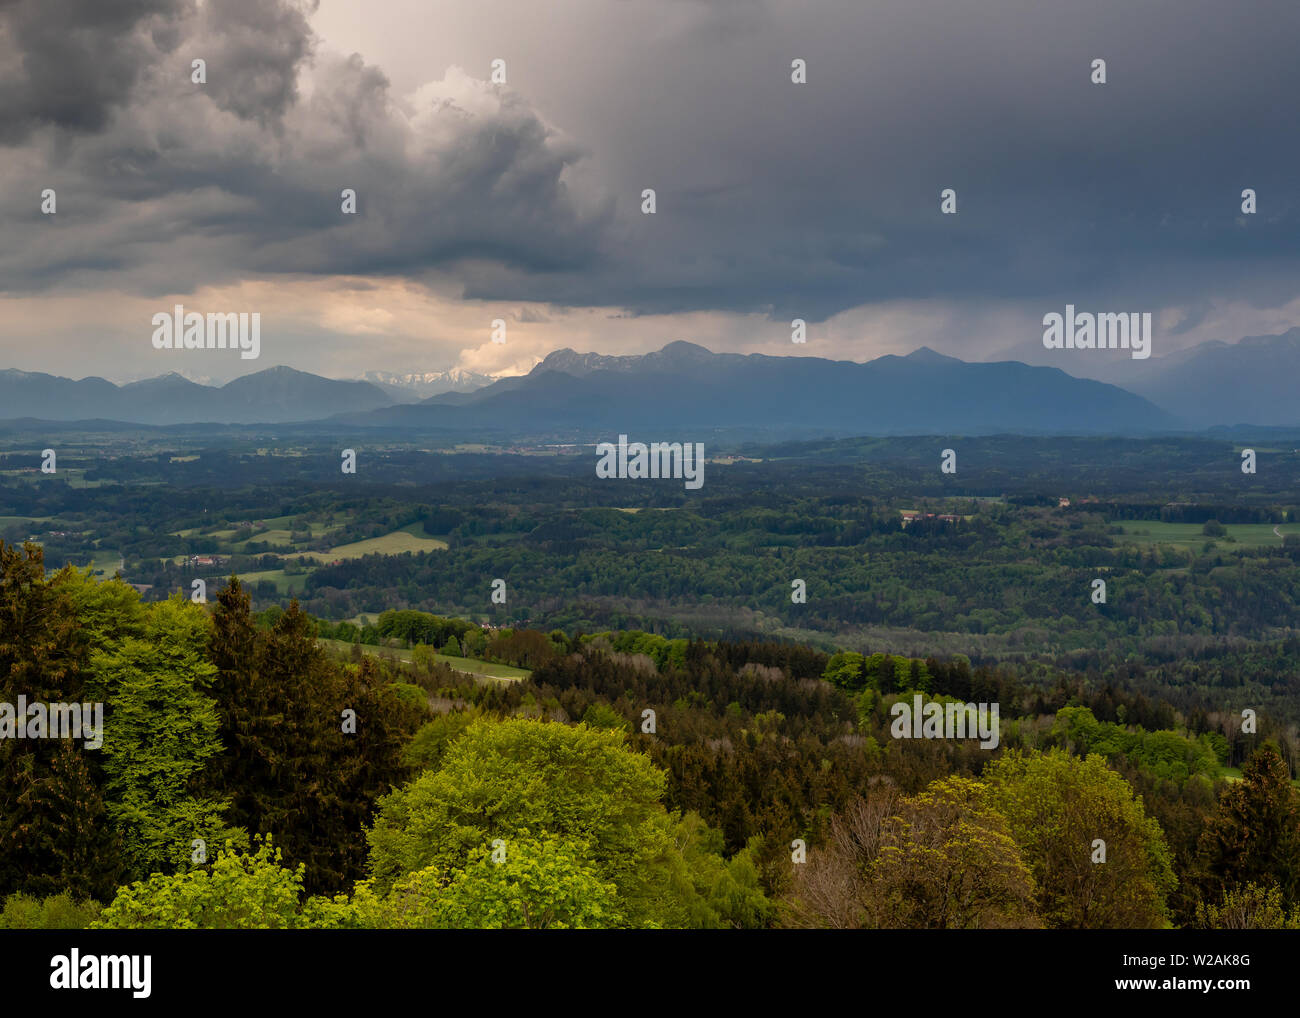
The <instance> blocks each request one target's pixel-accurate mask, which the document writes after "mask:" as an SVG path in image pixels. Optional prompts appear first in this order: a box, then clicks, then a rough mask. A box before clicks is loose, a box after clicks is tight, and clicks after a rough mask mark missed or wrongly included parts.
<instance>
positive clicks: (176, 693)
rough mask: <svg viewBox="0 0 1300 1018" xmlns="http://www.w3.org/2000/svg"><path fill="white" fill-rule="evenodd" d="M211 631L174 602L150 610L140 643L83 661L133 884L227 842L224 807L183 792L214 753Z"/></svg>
mask: <svg viewBox="0 0 1300 1018" xmlns="http://www.w3.org/2000/svg"><path fill="white" fill-rule="evenodd" d="M102 586H110V585H109V584H103V585H102ZM210 630H211V622H210V620H209V618H208V615H207V613H206V612H205V611H204V610H203V608H202V607H200V606H199V605H197V604H191V603H190V602H187V601H185V600H183V599H182V597H181V595H180V594H175V595H173V596H172V598H171V599H170V600H167V601H163V602H160V603H159V604H156V605H153V606H151V607H150V609H149V612H148V614H147V617H146V619H145V621H144V626H143V630H142V632H141V634H140V636H139V637H136V636H131V635H126V636H124V637H122V638H121V639H120V640H118V641H116V642H115V643H114V644H110V645H109V647H108V649H104V650H99V649H97V650H95V651H94V652H93V653H92V655H91V670H92V676H93V677H92V679H91V681H90V683H89V684H90V685H92V686H93V687H95V688H96V689H98V690H99V695H100V696H102V698H103V699H104V701H105V702H106V704H107V712H108V716H109V717H110V718H111V723H110V724H108V725H106V726H105V732H104V746H103V755H104V771H105V774H106V783H105V792H106V809H107V812H108V816H109V819H110V820H111V821H112V822H113V824H114V826H115V827H116V828H117V829H118V831H119V832H120V833H121V835H122V855H123V858H124V860H125V862H126V864H127V866H128V867H129V871H130V872H131V873H132V874H133V875H135V876H137V877H143V876H146V875H148V874H150V873H153V872H155V871H158V870H166V871H170V870H172V869H174V868H175V867H176V866H177V865H184V864H185V863H188V862H189V860H190V859H191V857H192V847H191V846H192V843H193V841H194V839H196V838H197V839H202V840H203V842H204V843H205V844H211V845H213V846H214V847H215V846H217V845H219V844H221V843H222V842H223V841H224V840H225V839H226V838H227V837H230V836H232V834H233V832H232V831H231V830H230V829H229V828H228V827H227V826H226V824H225V823H224V822H223V820H222V813H223V811H224V809H225V805H224V804H223V803H222V802H220V801H219V800H218V799H216V798H215V797H212V796H205V795H196V794H194V792H193V791H192V788H193V787H194V785H195V777H196V775H197V774H198V773H199V772H201V771H202V770H203V768H204V767H205V765H206V764H207V762H208V761H209V760H210V759H211V758H212V757H214V756H217V755H218V754H219V753H220V752H221V743H220V741H219V739H218V736H217V729H218V725H219V721H218V718H217V709H216V704H215V703H214V702H213V700H212V698H211V697H210V696H208V695H206V693H205V692H204V690H205V689H206V688H207V687H208V685H209V684H210V683H211V681H212V678H213V676H214V675H215V674H216V667H215V666H214V665H212V664H211V663H210V662H209V661H208V660H207V657H206V652H207V646H208V642H209V639H210Z"/></svg>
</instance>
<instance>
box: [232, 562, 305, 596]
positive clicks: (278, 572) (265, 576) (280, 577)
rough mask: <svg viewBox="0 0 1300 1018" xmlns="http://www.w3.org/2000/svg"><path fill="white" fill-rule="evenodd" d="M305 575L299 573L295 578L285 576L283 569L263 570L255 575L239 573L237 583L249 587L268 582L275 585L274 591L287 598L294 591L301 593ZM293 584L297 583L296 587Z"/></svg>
mask: <svg viewBox="0 0 1300 1018" xmlns="http://www.w3.org/2000/svg"><path fill="white" fill-rule="evenodd" d="M307 575H308V574H307V573H299V574H298V575H297V576H287V575H285V571H284V570H283V569H263V570H261V571H260V572H255V573H240V574H239V582H240V583H243V584H248V585H251V584H254V583H259V582H261V581H262V580H270V581H271V582H272V583H274V584H275V589H276V591H277V592H278V593H280V594H283V595H286V596H287V595H288V594H290V593H291V592H292V591H294V590H296V591H298V592H299V593H301V592H302V589H303V585H304V583H305V582H306V579H307ZM295 582H296V583H297V586H296V587H295V586H294V583H295Z"/></svg>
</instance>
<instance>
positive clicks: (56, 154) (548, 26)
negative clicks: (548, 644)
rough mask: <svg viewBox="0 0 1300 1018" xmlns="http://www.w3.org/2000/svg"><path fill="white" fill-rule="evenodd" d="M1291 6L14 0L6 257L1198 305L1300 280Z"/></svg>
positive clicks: (822, 310) (816, 317)
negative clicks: (202, 63)
mask: <svg viewBox="0 0 1300 1018" xmlns="http://www.w3.org/2000/svg"><path fill="white" fill-rule="evenodd" d="M1298 37H1300V6H1297V5H1296V4H1294V3H1293V2H1291V0H1286V2H1283V0H1245V2H1242V3H1238V4H1234V5H1228V4H1224V3H1221V2H1207V0H1154V2H1141V3H1134V2H1132V0H1093V2H1090V3H1088V4H1078V3H1065V2H1033V3H1030V2H1026V0H985V2H982V3H980V4H955V3H950V2H940V0H878V2H873V3H871V4H862V3H861V2H858V0H809V2H807V3H797V4H796V3H778V2H775V0H772V2H764V0H728V2H722V0H714V2H699V0H672V2H662V0H655V2H651V0H619V2H616V3H610V2H607V0H556V2H555V3H549V4H546V5H533V4H522V3H519V2H517V0H473V2H470V0H464V2H459V3H451V4H446V5H439V12H438V14H437V16H435V15H434V14H433V13H432V9H431V8H430V6H429V5H428V4H427V3H425V2H423V0H421V2H412V0H375V2H372V3H365V4H362V3H333V4H330V3H327V4H325V5H323V6H322V7H321V8H320V9H317V7H316V6H315V5H313V4H306V3H294V2H290V0H265V2H261V0H208V2H207V3H181V2H165V0H133V2H105V0H82V2H73V0H52V2H51V0H39V2H38V0H0V144H2V145H3V146H4V149H3V152H4V156H5V158H4V160H3V169H0V184H2V185H3V190H2V194H3V197H2V198H0V217H2V218H3V221H4V223H5V227H6V235H7V237H8V238H9V241H10V242H9V243H7V244H6V246H5V248H4V249H3V252H0V288H2V289H3V290H4V291H6V292H9V293H16V294H24V293H33V292H42V291H45V290H48V289H55V288H57V289H60V290H64V291H66V290H68V289H73V290H75V289H78V288H83V289H93V288H101V287H116V288H120V289H123V290H126V291H128V292H131V293H134V294H137V295H149V294H155V293H157V294H161V293H166V292H184V291H186V290H188V289H192V288H194V287H196V286H200V285H216V284H220V283H224V282H231V281H237V280H239V279H242V278H258V279H266V278H269V277H274V276H277V275H282V276H286V277H292V276H295V275H298V276H309V277H310V276H321V277H324V276H332V275H349V276H383V277H396V278H402V279H406V280H409V281H413V282H415V283H417V284H422V283H424V284H428V285H435V284H437V285H443V286H445V285H446V284H447V283H448V281H450V282H452V283H454V284H455V286H457V287H459V289H460V292H461V294H462V295H463V297H464V298H465V299H469V300H483V301H524V302H533V303H542V304H551V305H555V306H557V307H572V308H585V307H592V308H595V307H603V308H618V309H623V310H624V311H625V312H626V313H629V314H632V315H665V314H666V315H671V314H675V313H683V312H695V311H719V312H728V313H731V312H735V313H747V314H752V313H758V314H762V315H766V316H769V318H770V319H771V320H773V321H778V322H779V321H780V320H785V321H787V322H788V320H789V319H790V318H792V317H802V318H805V319H807V320H808V321H809V322H818V321H823V320H825V319H827V318H828V317H830V316H834V315H836V314H839V313H841V312H845V311H846V310H848V309H853V308H859V307H863V306H868V305H872V304H875V303H880V302H890V301H908V302H927V301H932V302H944V304H945V306H946V307H950V308H961V307H963V306H966V307H969V308H971V309H972V313H975V310H976V309H979V308H981V307H986V306H994V305H996V306H1011V307H1014V308H1019V309H1022V310H1023V311H1024V314H1025V316H1026V317H1027V320H1033V319H1034V318H1035V317H1037V316H1039V315H1041V314H1042V313H1043V312H1044V311H1050V310H1060V307H1061V306H1062V305H1063V304H1064V303H1065V302H1067V301H1068V302H1072V303H1075V304H1079V305H1091V304H1097V305H1098V306H1099V307H1104V308H1108V309H1114V310H1153V311H1157V312H1158V311H1160V310H1161V309H1168V308H1179V309H1181V310H1180V311H1179V312H1178V313H1177V314H1176V315H1175V316H1174V317H1175V319H1176V320H1177V321H1178V322H1181V325H1175V327H1174V328H1175V329H1177V328H1182V329H1183V330H1187V329H1189V328H1191V326H1192V324H1193V323H1195V322H1198V321H1200V320H1201V319H1203V318H1205V317H1206V316H1207V314H1208V313H1209V309H1210V308H1212V307H1213V306H1216V305H1217V304H1218V303H1220V302H1223V301H1235V302H1239V303H1240V302H1245V303H1247V304H1250V305H1253V306H1257V307H1261V308H1279V307H1282V306H1283V305H1285V304H1287V303H1288V302H1291V301H1293V300H1294V299H1295V298H1296V297H1297V289H1298V287H1297V283H1296V280H1297V278H1298V275H1297V269H1300V182H1298V181H1297V176H1296V174H1295V172H1294V169H1293V167H1294V166H1295V165H1296V164H1297V161H1298V160H1297V157H1298V156H1300V151H1297V149H1298V147H1300V140H1298V139H1300V134H1298V133H1297V131H1296V129H1295V128H1296V120H1297V113H1296V110H1297V100H1296V98H1295V97H1296V96H1297V95H1300V62H1297V61H1296V60H1295V58H1294V52H1293V50H1294V41H1295V39H1296V38H1298ZM354 45H355V46H357V48H358V49H360V50H362V52H360V53H353V52H352V47H353V46H354ZM498 56H499V57H501V58H503V59H505V60H506V62H507V65H508V67H509V76H508V84H506V85H498V84H491V83H489V81H488V80H487V79H488V78H489V64H490V60H491V59H493V58H495V57H498ZM195 58H202V59H204V60H206V61H207V67H208V82H207V84H205V85H196V84H193V83H191V81H190V65H191V61H192V60H193V59H195ZM796 58H798V59H801V60H804V61H806V63H807V83H806V84H795V83H793V82H792V81H791V61H792V60H794V59H796ZM1098 58H1100V59H1104V60H1105V61H1106V67H1107V81H1106V83H1105V84H1104V85H1101V84H1094V83H1093V82H1092V80H1091V65H1092V62H1093V60H1095V59H1098ZM394 81H400V87H397V86H394V84H393V82H394ZM45 187H53V188H56V189H57V191H58V195H59V212H58V215H57V216H52V217H51V216H41V215H40V214H39V212H38V209H37V196H38V195H39V193H40V191H41V189H42V188H45ZM345 187H350V188H354V189H355V190H356V191H357V194H358V206H359V213H360V214H359V215H357V216H345V215H341V214H340V210H339V204H340V192H341V190H342V189H343V188H345ZM646 188H653V189H654V190H655V191H656V196H657V212H656V214H654V215H643V214H642V213H641V208H640V206H641V195H642V191H643V189H646ZM945 188H952V189H953V190H955V192H956V194H957V204H958V212H957V214H956V215H943V214H941V213H940V208H939V205H940V192H941V191H942V190H943V189H945ZM1246 188H1251V189H1254V190H1255V191H1256V192H1257V194H1258V203H1259V212H1258V214H1256V215H1251V216H1246V215H1242V213H1241V208H1240V205H1241V192H1242V191H1243V190H1244V189H1246ZM955 317H956V318H957V319H958V320H959V319H960V314H958V315H956V316H955ZM682 338H689V337H682ZM1223 338H1235V337H1231V336H1227V337H1223ZM1008 343H1009V344H1010V345H1012V346H1014V343H1011V340H1008Z"/></svg>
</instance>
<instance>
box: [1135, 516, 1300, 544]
mask: <svg viewBox="0 0 1300 1018" xmlns="http://www.w3.org/2000/svg"><path fill="white" fill-rule="evenodd" d="M1122 526H1123V527H1124V534H1123V536H1122V537H1120V538H1119V540H1122V541H1131V542H1133V543H1135V544H1144V545H1155V544H1170V545H1178V546H1181V547H1184V548H1200V547H1201V546H1202V545H1204V544H1205V542H1206V541H1213V542H1214V543H1215V544H1217V545H1219V546H1220V547H1228V548H1231V547H1233V546H1234V545H1235V546H1237V547H1242V548H1263V547H1270V546H1271V547H1280V546H1281V544H1282V538H1281V537H1279V536H1278V534H1281V535H1283V536H1286V535H1287V534H1298V535H1300V523H1279V524H1277V531H1276V533H1275V532H1274V525H1273V524H1271V523H1225V524H1224V529H1225V530H1227V532H1228V534H1227V537H1228V538H1231V540H1228V539H1227V538H1223V537H1207V536H1206V535H1205V534H1203V533H1201V524H1199V523H1162V522H1160V521H1150V520H1137V521H1133V522H1126V523H1124V524H1122Z"/></svg>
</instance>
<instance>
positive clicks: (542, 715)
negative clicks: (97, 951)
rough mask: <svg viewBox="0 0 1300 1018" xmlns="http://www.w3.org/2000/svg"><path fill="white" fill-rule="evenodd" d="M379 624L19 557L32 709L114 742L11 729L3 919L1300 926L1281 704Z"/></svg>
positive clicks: (776, 651)
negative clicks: (931, 725) (91, 712)
mask: <svg viewBox="0 0 1300 1018" xmlns="http://www.w3.org/2000/svg"><path fill="white" fill-rule="evenodd" d="M373 630H374V632H375V633H376V634H379V635H378V636H377V639H376V640H375V641H374V642H365V643H363V642H360V641H361V637H362V636H363V633H362V631H361V630H360V629H354V631H351V632H349V631H347V630H344V629H341V628H340V626H339V625H338V624H336V623H324V622H319V621H317V620H315V619H313V618H312V617H311V616H309V615H307V614H306V613H305V612H303V611H302V610H301V608H300V607H299V606H298V605H297V604H296V603H291V604H290V605H289V606H288V608H287V609H281V608H278V607H276V608H273V609H271V610H268V611H265V612H261V613H257V614H254V613H253V612H252V611H251V607H250V603H249V598H248V595H247V593H246V591H244V590H243V589H242V587H241V585H240V584H239V582H238V581H237V580H235V581H232V582H231V583H229V584H227V585H225V586H223V587H222V588H221V589H220V590H219V591H216V590H214V596H213V598H212V599H211V603H208V604H203V603H196V602H194V601H191V600H185V599H182V598H181V597H180V596H179V595H178V596H174V597H172V598H170V599H168V600H163V601H158V602H153V603H149V604H144V603H142V602H141V601H140V599H139V596H138V595H137V593H136V592H135V591H134V590H133V589H132V588H131V587H129V586H128V585H126V584H124V583H122V582H121V581H119V580H107V581H102V582H101V581H98V580H96V579H95V578H94V577H93V576H91V575H89V574H88V573H87V572H79V571H77V570H74V569H70V568H65V569H63V570H60V571H58V572H54V573H51V574H49V575H47V574H46V571H45V569H44V564H43V562H42V559H41V553H40V551H39V549H37V548H35V547H34V546H30V545H29V546H27V547H26V548H17V547H13V546H10V545H5V544H0V683H2V684H3V689H2V690H0V703H5V704H19V703H27V704H30V703H31V702H34V701H40V702H43V703H48V704H59V703H62V704H72V703H77V704H87V705H91V704H101V705H102V710H103V714H102V726H101V728H100V730H99V732H98V735H99V737H100V738H99V741H100V745H98V746H96V747H94V748H90V747H89V743H90V742H93V741H95V740H94V739H85V740H77V739H69V738H37V737H31V735H32V734H33V733H31V732H29V733H28V737H22V738H13V737H11V738H5V739H0V777H2V778H3V780H0V896H3V899H4V905H3V911H2V912H0V924H2V925H4V926H8V927H16V926H17V927H59V928H77V927H82V926H87V925H93V926H97V927H102V928H110V929H120V928H128V927H151V928H152V927H166V928H172V927H195V926H198V927H234V926H238V927H276V928H309V927H315V928H319V927H331V928H339V927H347V928H376V927H407V928H410V927H443V928H461V927H465V928H468V927H483V926H498V927H524V926H526V927H552V928H559V927H659V928H663V927H691V928H697V927H722V928H758V927H775V926H825V927H835V928H845V927H872V928H934V927H961V928H993V927H1028V928H1079V927H1127V928H1134V927H1164V926H1170V925H1173V926H1189V927H1224V926H1231V927H1233V928H1240V927H1241V925H1242V924H1243V923H1245V924H1247V925H1251V926H1256V927H1282V926H1290V927H1300V826H1298V816H1300V813H1298V811H1300V800H1298V799H1297V794H1298V793H1297V791H1296V788H1295V785H1294V784H1293V781H1292V777H1293V771H1294V745H1293V740H1292V737H1291V734H1292V733H1291V730H1290V729H1289V728H1287V727H1285V726H1284V725H1281V724H1279V723H1278V722H1277V721H1276V720H1275V719H1274V718H1273V717H1272V716H1271V715H1270V714H1269V713H1268V712H1260V713H1259V715H1258V717H1257V718H1255V719H1254V720H1253V721H1252V723H1250V724H1243V720H1242V715H1241V714H1240V713H1235V712H1229V711H1226V710H1225V711H1221V712H1218V713H1217V714H1204V713H1202V714H1198V715H1196V716H1187V715H1184V714H1182V713H1180V712H1179V711H1178V710H1177V709H1175V708H1174V707H1173V706H1172V705H1171V704H1169V703H1167V702H1162V701H1161V700H1160V699H1158V698H1155V697H1151V696H1141V695H1137V694H1133V693H1128V692H1124V691H1121V690H1119V689H1116V688H1112V687H1110V686H1107V685H1103V684H1099V683H1096V682H1091V681H1087V680H1086V679H1084V678H1081V677H1075V678H1073V679H1065V678H1057V679H1055V680H1052V681H1040V680H1036V679H1035V678H1034V677H1033V676H1031V675H1024V674H1016V673H1014V672H1012V671H1008V670H1003V669H1000V668H996V667H972V666H971V664H970V662H969V661H968V660H967V659H966V658H964V657H962V656H959V655H952V656H948V657H943V658H939V657H929V658H924V659H922V658H911V657H907V656H905V655H899V654H893V653H890V652H889V651H888V648H882V649H880V650H878V651H875V652H872V653H869V654H863V653H858V652H853V651H838V652H836V653H834V654H827V653H824V652H821V651H819V650H816V649H812V648H809V647H806V646H801V645H798V644H794V643H775V642H763V641H760V642H730V641H703V640H698V639H693V640H687V639H675V640H674V639H668V638H666V637H663V636H657V635H652V634H647V633H640V632H600V633H590V632H589V633H580V632H576V631H573V632H564V631H558V630H557V631H551V632H542V631H538V630H531V629H526V628H518V627H516V628H504V629H493V628H483V627H481V626H478V625H476V624H474V623H472V622H470V621H468V620H464V619H451V618H445V617H439V616H433V615H427V614H424V613H420V612H411V611H402V612H391V613H387V614H385V615H383V616H381V617H380V618H379V619H378V620H377V621H376V622H375V623H374V624H373ZM364 635H367V636H368V635H369V634H364ZM349 637H351V639H350V640H349V639H348V638H349ZM340 638H343V642H342V646H341V647H340V643H339V639H340ZM335 648H339V649H335ZM467 652H472V653H473V654H476V655H479V656H478V657H473V658H470V657H466V656H465V655H466V653H467ZM20 698H21V699H20ZM913 704H917V705H919V704H926V705H931V704H939V705H941V706H940V707H939V708H936V710H938V711H939V712H940V713H942V711H943V710H944V709H946V705H947V704H953V705H969V706H970V708H971V709H972V710H977V709H980V710H983V709H985V708H988V707H989V706H990V705H996V706H997V708H998V719H997V720H998V727H997V729H996V739H995V740H993V741H994V742H995V743H996V744H995V745H994V746H988V745H984V744H982V743H981V741H980V740H979V739H976V738H972V737H965V736H963V735H960V734H959V735H958V736H957V737H953V738H947V737H943V738H933V737H930V736H924V737H922V736H921V731H922V729H921V726H920V722H919V719H918V722H917V727H916V729H915V733H916V735H915V737H914V736H912V735H906V734H900V733H901V732H904V731H905V729H901V728H900V723H899V721H898V717H899V713H900V708H908V709H910V705H913ZM14 721H15V719H14V718H13V717H9V718H8V719H7V722H6V718H5V717H4V716H3V713H0V725H3V724H5V723H14ZM1099 852H1100V853H1101V854H1102V855H1103V856H1104V860H1105V863H1106V864H1105V865H1097V864H1096V863H1097V853H1099ZM957 886H964V887H967V888H971V887H974V888H976V889H977V893H973V894H964V895H962V896H960V897H959V898H958V897H954V896H953V894H952V890H951V889H952V888H953V887H957Z"/></svg>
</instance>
